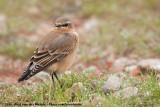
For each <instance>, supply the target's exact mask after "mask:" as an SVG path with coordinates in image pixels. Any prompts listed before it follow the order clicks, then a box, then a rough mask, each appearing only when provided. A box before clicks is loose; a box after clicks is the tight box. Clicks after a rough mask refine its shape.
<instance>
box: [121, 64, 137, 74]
mask: <svg viewBox="0 0 160 107" xmlns="http://www.w3.org/2000/svg"><path fill="white" fill-rule="evenodd" d="M124 71H125V72H129V74H130V75H135V76H137V75H139V74H140V70H139V69H138V67H137V65H130V66H127V67H125V70H124Z"/></svg>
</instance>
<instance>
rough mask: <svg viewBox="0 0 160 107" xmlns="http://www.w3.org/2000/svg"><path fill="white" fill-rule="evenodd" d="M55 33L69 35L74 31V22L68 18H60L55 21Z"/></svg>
mask: <svg viewBox="0 0 160 107" xmlns="http://www.w3.org/2000/svg"><path fill="white" fill-rule="evenodd" d="M53 30H54V31H57V32H63V33H69V32H73V31H74V26H73V24H72V22H71V21H70V20H69V19H68V18H66V17H60V18H58V19H57V20H56V21H55V25H54V28H53Z"/></svg>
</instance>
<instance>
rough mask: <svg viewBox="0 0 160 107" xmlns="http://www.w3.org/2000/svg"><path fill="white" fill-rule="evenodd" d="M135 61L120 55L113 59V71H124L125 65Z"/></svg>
mask: <svg viewBox="0 0 160 107" xmlns="http://www.w3.org/2000/svg"><path fill="white" fill-rule="evenodd" d="M136 63H137V61H136V60H134V59H128V58H126V57H121V58H118V59H116V60H115V62H114V63H113V68H114V70H115V71H124V69H125V66H129V65H133V64H136Z"/></svg>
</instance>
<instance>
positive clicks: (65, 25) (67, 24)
mask: <svg viewBox="0 0 160 107" xmlns="http://www.w3.org/2000/svg"><path fill="white" fill-rule="evenodd" d="M69 25H70V24H69V23H66V24H64V25H55V27H67V26H69Z"/></svg>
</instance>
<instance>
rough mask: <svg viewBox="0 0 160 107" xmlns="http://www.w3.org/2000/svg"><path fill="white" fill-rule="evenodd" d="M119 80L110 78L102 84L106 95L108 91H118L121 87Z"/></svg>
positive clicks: (114, 77)
mask: <svg viewBox="0 0 160 107" xmlns="http://www.w3.org/2000/svg"><path fill="white" fill-rule="evenodd" d="M121 84H122V82H121V79H120V78H119V77H117V76H110V77H109V78H108V80H107V81H106V82H105V83H104V85H103V89H104V91H105V92H106V93H107V92H109V91H116V90H119V88H120V87H121Z"/></svg>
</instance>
